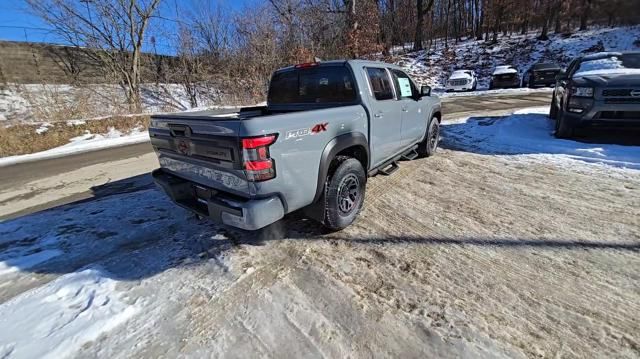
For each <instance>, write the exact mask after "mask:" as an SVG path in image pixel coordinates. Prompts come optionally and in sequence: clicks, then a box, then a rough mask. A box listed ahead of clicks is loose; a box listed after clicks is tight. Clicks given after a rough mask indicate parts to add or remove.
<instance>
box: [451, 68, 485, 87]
mask: <svg viewBox="0 0 640 359" xmlns="http://www.w3.org/2000/svg"><path fill="white" fill-rule="evenodd" d="M477 86H478V78H477V77H476V73H475V71H473V70H456V71H454V72H452V73H451V76H449V79H448V80H447V86H446V87H445V91H447V92H452V91H475V90H476V87H477Z"/></svg>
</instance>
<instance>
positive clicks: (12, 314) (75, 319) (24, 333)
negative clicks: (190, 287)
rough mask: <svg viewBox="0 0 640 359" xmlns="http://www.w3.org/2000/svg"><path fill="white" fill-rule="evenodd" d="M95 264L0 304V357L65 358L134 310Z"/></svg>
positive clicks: (106, 331) (108, 329) (120, 322)
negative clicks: (93, 266) (92, 266)
mask: <svg viewBox="0 0 640 359" xmlns="http://www.w3.org/2000/svg"><path fill="white" fill-rule="evenodd" d="M116 286H117V281H115V280H112V279H109V278H106V277H105V276H104V275H103V273H102V272H101V270H100V269H99V268H88V269H85V270H82V271H79V272H74V273H70V274H66V275H63V276H61V277H60V278H58V279H56V280H54V281H53V282H51V283H48V284H47V285H45V286H42V287H38V288H36V289H33V290H31V291H28V292H25V293H22V294H21V295H19V296H17V297H15V298H13V299H11V300H10V301H8V302H5V303H3V304H2V305H0V339H1V340H0V342H1V344H0V357H2V358H52V359H57V358H68V357H73V356H75V355H77V354H76V353H77V351H78V350H80V349H81V348H82V346H83V345H86V344H87V343H90V342H92V341H94V340H96V339H98V338H99V337H100V336H101V335H102V334H104V333H108V332H109V331H111V330H113V329H115V328H116V327H118V326H119V325H121V324H122V323H124V322H126V321H127V320H128V319H129V318H131V317H132V316H133V315H135V314H136V312H137V310H138V308H137V306H136V305H135V304H128V303H126V301H125V300H124V299H123V295H124V294H123V293H119V291H118V290H117V288H116Z"/></svg>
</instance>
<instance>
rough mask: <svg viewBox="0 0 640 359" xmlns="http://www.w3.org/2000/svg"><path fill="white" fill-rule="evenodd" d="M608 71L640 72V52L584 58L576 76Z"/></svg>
mask: <svg viewBox="0 0 640 359" xmlns="http://www.w3.org/2000/svg"><path fill="white" fill-rule="evenodd" d="M607 73H640V54H622V55H611V56H606V57H602V58H597V59H592V60H583V61H582V62H580V65H579V66H578V68H577V69H576V71H575V73H574V76H585V75H598V74H607Z"/></svg>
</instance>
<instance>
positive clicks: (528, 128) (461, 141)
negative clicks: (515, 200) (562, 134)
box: [443, 107, 640, 170]
mask: <svg viewBox="0 0 640 359" xmlns="http://www.w3.org/2000/svg"><path fill="white" fill-rule="evenodd" d="M548 113H549V107H532V108H525V109H522V110H518V111H516V112H514V113H513V114H512V115H510V116H498V117H471V118H462V119H458V120H453V121H451V122H449V123H447V124H445V125H444V126H443V128H444V129H443V137H444V141H445V142H444V143H445V144H446V145H449V146H452V147H453V148H457V149H463V150H467V151H472V152H478V153H482V154H498V155H524V156H526V157H527V158H530V159H534V160H535V159H540V160H542V161H545V162H553V161H556V162H558V161H563V160H566V159H570V160H578V161H582V162H588V163H597V164H603V165H608V166H613V167H619V168H627V169H633V170H639V169H640V146H624V145H617V144H603V143H584V142H579V141H575V140H563V139H557V138H555V137H554V135H553V133H554V122H553V121H552V120H550V119H549V117H548V115H547V114H548Z"/></svg>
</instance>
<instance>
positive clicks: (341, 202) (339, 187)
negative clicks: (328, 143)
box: [323, 157, 367, 230]
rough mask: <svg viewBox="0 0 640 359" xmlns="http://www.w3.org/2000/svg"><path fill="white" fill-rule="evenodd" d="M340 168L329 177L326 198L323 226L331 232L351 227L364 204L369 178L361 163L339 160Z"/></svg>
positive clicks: (352, 159) (352, 160) (351, 160)
mask: <svg viewBox="0 0 640 359" xmlns="http://www.w3.org/2000/svg"><path fill="white" fill-rule="evenodd" d="M337 160H338V163H339V164H338V166H337V168H336V169H335V171H333V173H332V174H331V175H329V176H328V177H327V182H326V184H325V196H324V208H325V210H324V221H323V224H324V225H325V226H326V227H327V228H329V229H331V230H340V229H343V228H345V227H347V226H349V225H350V224H351V223H353V221H355V219H356V217H358V214H359V213H360V210H361V209H362V205H363V204H364V193H365V190H366V184H367V177H366V174H365V172H364V168H363V167H362V164H361V163H360V161H358V160H357V159H355V158H349V157H342V158H338V159H337Z"/></svg>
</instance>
